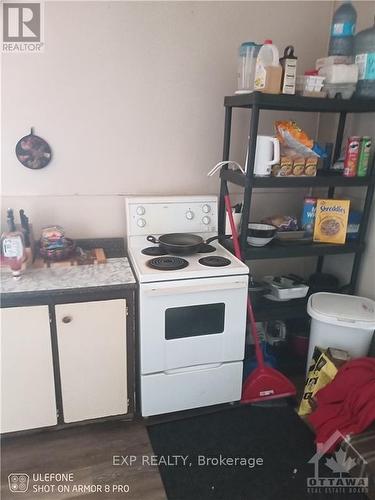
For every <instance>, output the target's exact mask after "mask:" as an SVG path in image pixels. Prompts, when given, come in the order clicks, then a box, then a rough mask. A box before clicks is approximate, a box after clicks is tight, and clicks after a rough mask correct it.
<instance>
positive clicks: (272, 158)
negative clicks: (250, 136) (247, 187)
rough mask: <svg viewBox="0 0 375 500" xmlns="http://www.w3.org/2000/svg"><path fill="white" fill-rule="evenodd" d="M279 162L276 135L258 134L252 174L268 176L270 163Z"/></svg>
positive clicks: (278, 147) (278, 146) (278, 145)
mask: <svg viewBox="0 0 375 500" xmlns="http://www.w3.org/2000/svg"><path fill="white" fill-rule="evenodd" d="M279 162H280V143H279V141H278V139H276V137H271V136H269V135H258V136H257V146H256V151H255V162H254V175H255V176H258V177H268V176H269V175H271V167H272V165H276V163H279ZM246 163H247V158H246Z"/></svg>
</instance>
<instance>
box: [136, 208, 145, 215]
mask: <svg viewBox="0 0 375 500" xmlns="http://www.w3.org/2000/svg"><path fill="white" fill-rule="evenodd" d="M145 213H146V210H145V208H144V207H137V215H143V214H145Z"/></svg>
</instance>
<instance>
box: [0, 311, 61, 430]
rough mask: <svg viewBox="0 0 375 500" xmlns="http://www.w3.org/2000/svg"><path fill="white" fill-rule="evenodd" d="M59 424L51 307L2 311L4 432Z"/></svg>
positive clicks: (2, 414) (2, 427) (2, 405)
mask: <svg viewBox="0 0 375 500" xmlns="http://www.w3.org/2000/svg"><path fill="white" fill-rule="evenodd" d="M56 424H57V412H56V398H55V383H54V373H53V361H52V348H51V335H50V323H49V313H48V306H46V305H44V306H32V307H10V308H3V309H1V432H11V431H20V430H25V429H34V428H37V427H45V426H51V425H56Z"/></svg>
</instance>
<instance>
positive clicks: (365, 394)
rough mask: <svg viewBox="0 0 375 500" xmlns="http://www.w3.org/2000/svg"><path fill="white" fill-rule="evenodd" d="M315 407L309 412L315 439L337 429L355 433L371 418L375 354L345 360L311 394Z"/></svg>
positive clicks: (373, 418) (374, 416)
mask: <svg viewBox="0 0 375 500" xmlns="http://www.w3.org/2000/svg"><path fill="white" fill-rule="evenodd" d="M315 399H316V401H317V404H318V407H317V409H316V410H315V411H314V412H313V413H312V414H311V415H310V416H309V422H310V423H311V425H312V426H313V427H314V429H315V432H316V440H315V441H316V442H317V443H324V442H325V441H327V439H328V438H330V437H331V435H332V434H333V433H334V432H335V431H337V430H339V431H340V432H341V434H343V435H344V436H346V435H348V434H359V433H360V432H362V431H363V430H365V429H366V428H367V427H368V426H369V425H371V424H372V422H374V421H375V358H358V359H353V360H352V361H348V362H347V363H345V365H343V366H342V367H341V368H340V370H339V371H338V373H337V375H336V377H335V378H334V380H333V381H332V382H331V383H330V384H328V385H327V386H326V387H324V388H323V389H321V390H320V391H318V392H317V393H316V395H315Z"/></svg>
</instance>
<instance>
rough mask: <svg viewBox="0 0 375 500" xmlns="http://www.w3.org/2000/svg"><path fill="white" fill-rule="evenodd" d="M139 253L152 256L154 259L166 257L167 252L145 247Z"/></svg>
mask: <svg viewBox="0 0 375 500" xmlns="http://www.w3.org/2000/svg"><path fill="white" fill-rule="evenodd" d="M141 253H143V254H144V255H154V256H155V257H156V256H160V255H168V252H166V251H165V250H162V249H161V248H160V247H147V248H144V249H143V250H141Z"/></svg>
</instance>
